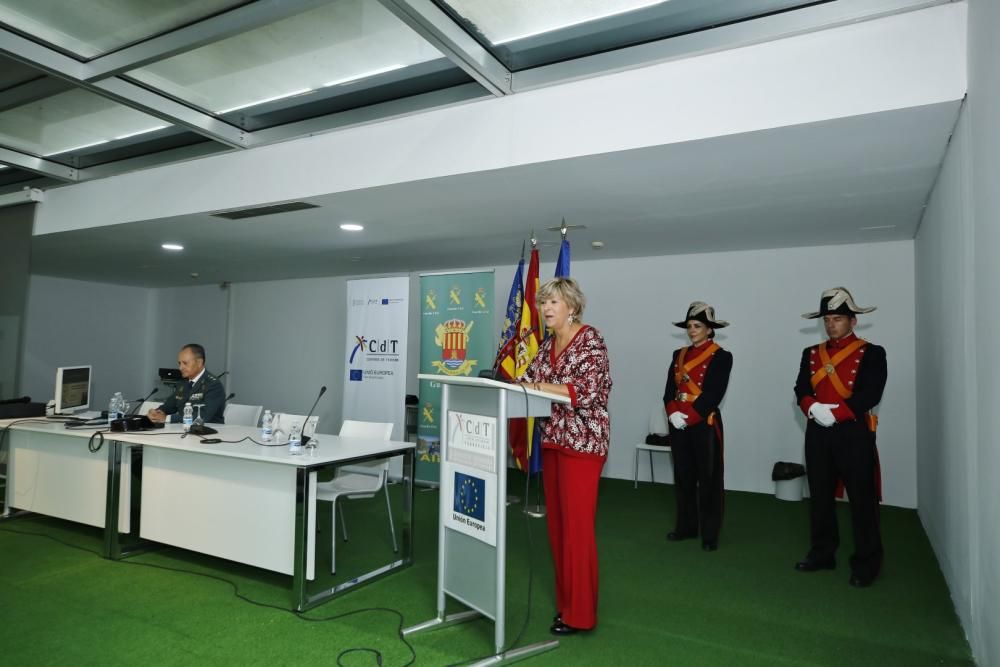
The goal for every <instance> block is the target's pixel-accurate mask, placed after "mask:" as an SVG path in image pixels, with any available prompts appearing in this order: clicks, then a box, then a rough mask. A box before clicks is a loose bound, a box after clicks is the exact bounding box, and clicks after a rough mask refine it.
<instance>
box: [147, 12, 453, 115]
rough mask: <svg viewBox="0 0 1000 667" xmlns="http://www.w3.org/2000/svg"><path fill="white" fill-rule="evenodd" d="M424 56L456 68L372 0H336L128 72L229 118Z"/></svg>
mask: <svg viewBox="0 0 1000 667" xmlns="http://www.w3.org/2000/svg"><path fill="white" fill-rule="evenodd" d="M429 63H433V64H434V65H435V67H436V68H437V69H439V70H454V69H457V68H456V67H455V66H454V65H452V64H451V63H450V61H447V60H446V59H444V57H443V56H442V55H441V53H440V52H439V51H438V50H437V49H435V48H434V47H433V46H431V45H430V44H428V43H427V42H426V41H425V40H424V39H423V38H421V37H420V36H419V35H417V34H416V33H415V32H413V31H412V30H411V29H410V28H409V27H407V26H406V25H405V24H403V23H402V22H401V21H400V20H399V19H397V18H396V17H395V16H393V15H392V14H391V13H389V12H388V11H387V10H386V9H385V8H383V7H382V5H380V4H379V3H378V2H375V0H335V1H334V2H331V3H330V4H328V5H325V6H322V7H319V8H317V9H314V10H312V11H308V12H305V13H302V14H298V15H295V16H291V17H288V18H286V19H283V20H281V21H277V22H275V23H272V24H270V25H267V26H264V27H262V28H257V29H256V30H252V31H249V32H246V33H242V34H239V35H236V36H233V37H229V38H228V39H224V40H222V41H219V42H216V43H214V44H210V45H208V46H204V47H202V48H199V49H196V50H194V51H190V52H188V53H184V54H181V55H177V56H174V57H172V58H168V59H167V60H164V61H161V62H158V63H154V64H151V65H148V66H146V67H143V68H140V69H136V70H132V71H130V72H128V76H129V77H130V78H132V79H135V80H136V81H139V82H141V83H143V84H144V85H147V86H149V87H151V88H155V89H157V90H162V91H164V92H166V93H167V94H169V95H171V96H173V97H175V98H177V99H180V100H183V101H185V102H187V103H188V104H191V105H193V106H195V107H198V108H201V109H204V110H206V111H209V112H211V113H213V114H217V115H220V116H226V118H227V119H228V118H230V117H232V114H234V112H242V113H241V114H240V115H242V116H248V117H253V116H254V114H255V112H256V111H260V112H261V113H273V111H274V110H275V109H276V108H282V109H287V108H291V107H296V106H301V105H304V104H310V103H314V102H315V101H317V99H323V98H328V97H330V96H336V95H338V94H340V93H341V92H343V91H352V90H356V89H357V87H358V86H359V85H366V86H367V85H372V86H375V85H386V84H391V83H393V82H395V81H399V80H401V79H402V80H405V79H406V78H407V77H408V76H410V74H411V72H412V73H414V74H422V73H424V71H425V70H426V69H427V68H426V67H424V68H423V70H422V69H421V66H426V65H427V64H429ZM466 80H468V79H467V78H462V82H464V81H466ZM450 85H453V84H450ZM420 92H427V91H426V90H422V91H420ZM236 122H239V121H238V120H237V121H236Z"/></svg>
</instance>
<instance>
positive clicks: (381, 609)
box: [0, 526, 417, 667]
mask: <svg viewBox="0 0 1000 667" xmlns="http://www.w3.org/2000/svg"><path fill="white" fill-rule="evenodd" d="M0 531H2V532H5V533H14V534H17V535H29V536H33V537H44V538H46V539H49V540H52V541H53V542H56V543H58V544H61V545H63V546H67V547H70V548H71V549H77V550H79V551H85V552H87V553H90V554H94V555H95V556H97V557H99V558H103V557H104V555H103V554H101V553H100V552H98V551H94V550H93V549H88V548H86V547H82V546H80V545H78V544H72V543H70V542H66V541H65V540H61V539H59V538H57V537H53V536H52V535H48V534H46V533H37V532H31V531H25V530H13V529H11V528H7V527H2V526H0ZM113 562H115V563H118V564H121V565H133V566H137V567H148V568H152V569H155V570H166V571H168V572H179V573H181V574H190V575H194V576H197V577H203V578H205V579H212V580H215V581H221V582H222V583H224V584H228V585H229V587H230V588H232V590H233V596H234V597H236V598H237V599H239V600H243V601H244V602H248V603H250V604H252V605H254V606H256V607H263V608H266V609H274V610H276V611H280V612H284V613H286V614H291V615H292V616H295V617H296V618H298V619H300V620H303V621H307V622H310V623H326V622H329V621H337V620H340V619H343V618H347V617H349V616H355V615H357V614H363V613H365V612H385V613H388V614H392V615H393V616H395V617H396V618H397V619H398V624H397V627H396V635H397V636H398V637H399V640H400V641H401V642H403V644H405V645H406V648H407V649H408V650H409V652H410V660H409V661H408V662H407V663H405V664H404V665H403V667H409V666H410V665H412V664H413V663H414V662H416V660H417V652H416V650H415V649H414V648H413V644H411V643H410V642H409V641H407V639H406V637H405V636H404V635H403V614H402V612H400V611H398V610H396V609H392V608H390V607H364V608H362V609H353V610H351V611H346V612H343V613H340V614H334V615H333V616H326V617H322V618H313V617H310V616H305V615H304V614H303V612H299V611H296V610H294V609H288V608H286V607H280V606H278V605H275V604H269V603H267V602H260V601H258V600H254V599H253V598H250V597H247V596H246V595H244V594H243V593H241V592H240V589H239V586H238V585H237V584H236V583H235V582H234V581H232V580H230V579H226V578H225V577H220V576H219V575H216V574H210V573H208V572H198V571H195V570H187V569H184V568H178V567H169V566H167V565H157V564H155V563H142V562H139V561H135V560H116V561H113ZM350 653H371V654H372V655H374V656H375V661H376V664H377V665H379V666H380V667H381V665H382V664H384V656H383V655H382V653H381V652H380V651H379V650H378V649H374V648H369V647H366V646H363V647H351V648H347V649H344V650H343V651H341V652H340V653H339V654H337V664H338V665H343V663H342V662H341V658H343V657H344V656H346V655H348V654H350Z"/></svg>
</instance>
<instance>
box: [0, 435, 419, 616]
mask: <svg viewBox="0 0 1000 667" xmlns="http://www.w3.org/2000/svg"><path fill="white" fill-rule="evenodd" d="M8 426H9V427H10V428H9V429H8V430H7V433H6V437H5V439H4V442H3V447H5V448H6V449H7V452H8V461H7V480H6V485H5V501H4V508H3V512H2V514H0V517H4V518H10V517H13V516H15V515H16V514H17V513H19V512H20V511H25V512H33V513H36V514H42V515H46V516H51V517H56V518H59V519H66V520H69V521H74V522H78V523H83V524H86V525H90V526H95V527H97V528H101V529H103V531H104V548H103V554H104V556H105V557H107V558H111V559H119V558H123V557H127V556H130V555H132V554H134V553H137V552H139V551H142V550H144V549H145V548H146V547H147V546H149V544H150V543H152V542H155V543H161V544H166V545H170V546H175V547H181V548H183V549H188V550H190V551H195V552H198V553H203V554H208V555H211V556H217V557H220V558H225V559H228V560H231V561H235V562H238V563H243V564H246V565H252V566H255V567H260V568H263V569H266V570H271V571H274V572H280V573H282V574H286V575H289V576H291V577H292V584H291V593H292V602H293V605H294V607H295V608H296V609H297V610H299V611H304V610H306V609H311V608H312V607H315V606H316V605H318V604H321V603H323V602H325V601H326V600H328V599H330V598H331V597H333V596H335V595H338V594H340V593H342V592H343V591H345V590H348V589H350V588H353V587H354V586H357V585H359V584H362V583H365V582H367V581H371V580H372V579H374V578H376V577H381V576H383V575H385V574H387V573H389V572H392V571H394V570H397V569H400V568H402V567H406V566H408V565H411V564H412V562H413V555H412V554H413V551H412V549H413V499H414V488H413V471H414V447H415V445H414V444H413V443H409V442H399V441H387V440H372V439H368V438H353V437H340V436H336V435H330V434H323V433H318V434H316V436H315V438H316V439H317V441H318V443H319V444H318V446H317V447H315V448H312V449H306V450H304V453H303V454H300V455H293V454H291V453H289V452H288V448H287V446H262V445H260V444H256V443H254V442H251V441H250V440H249V439H248V438H253V439H254V440H257V441H259V440H260V431H259V430H258V429H255V428H249V427H243V426H224V425H219V424H212V425H211V426H212V428H215V429H217V430H218V434H214V435H211V436H205V437H211V438H219V439H221V440H222V441H223V442H220V443H213V444H206V443H202V442H200V440H201V438H200V437H197V436H191V435H189V436H187V437H183V431H182V428H181V426H180V425H179V424H168V425H167V426H166V427H165V428H163V429H157V430H154V431H148V432H128V433H109V432H107V431H104V432H103V433H101V434H96V429H98V428H103V427H94V428H91V429H85V430H78V429H67V428H65V425H64V424H63V423H61V422H59V421H49V420H44V419H41V418H39V419H32V420H0V429H5V428H6V427H8ZM102 437H103V441H102ZM395 456H401V457H402V459H403V467H402V478H401V480H400V483H401V485H402V490H403V493H402V494H401V495H402V497H403V507H402V509H401V512H400V514H401V517H402V521H400V522H399V525H400V528H401V533H402V535H401V537H402V539H401V540H400V541H399V552H398V554H394V555H393V556H392V557H391V559H390V560H389V561H388V562H385V563H382V564H380V565H378V566H377V567H375V568H373V569H371V570H369V571H365V572H357V573H355V572H349V573H347V574H346V575H345V574H344V573H342V572H340V569H341V568H338V575H339V576H338V579H337V580H334V579H333V577H332V575H331V574H328V573H327V572H326V571H325V570H326V569H324V571H323V572H321V573H317V568H316V532H317V531H316V485H317V481H318V479H320V478H327V477H330V476H332V475H333V473H334V471H335V470H336V469H337V468H340V467H342V466H345V465H347V466H349V465H351V464H356V463H360V462H364V461H370V460H374V459H381V458H384V457H395ZM396 495H398V494H396ZM336 581H339V583H335V582H336Z"/></svg>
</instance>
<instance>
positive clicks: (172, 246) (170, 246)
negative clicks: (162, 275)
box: [160, 243, 184, 252]
mask: <svg viewBox="0 0 1000 667" xmlns="http://www.w3.org/2000/svg"><path fill="white" fill-rule="evenodd" d="M160 247H161V248H163V249H164V250H173V251H175V252H176V251H178V250H184V246H182V245H181V244H180V243H164V244H163V245H161V246H160Z"/></svg>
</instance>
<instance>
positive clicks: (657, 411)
mask: <svg viewBox="0 0 1000 667" xmlns="http://www.w3.org/2000/svg"><path fill="white" fill-rule="evenodd" d="M649 432H650V433H655V434H657V435H666V434H667V433H669V432H670V429H669V428H668V427H667V409H666V406H665V405H663V402H662V401H657V402H656V405H654V406H653V410H652V411H651V412H650V413H649Z"/></svg>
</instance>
